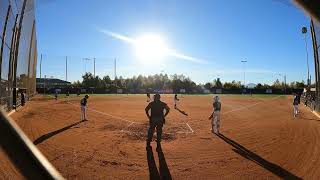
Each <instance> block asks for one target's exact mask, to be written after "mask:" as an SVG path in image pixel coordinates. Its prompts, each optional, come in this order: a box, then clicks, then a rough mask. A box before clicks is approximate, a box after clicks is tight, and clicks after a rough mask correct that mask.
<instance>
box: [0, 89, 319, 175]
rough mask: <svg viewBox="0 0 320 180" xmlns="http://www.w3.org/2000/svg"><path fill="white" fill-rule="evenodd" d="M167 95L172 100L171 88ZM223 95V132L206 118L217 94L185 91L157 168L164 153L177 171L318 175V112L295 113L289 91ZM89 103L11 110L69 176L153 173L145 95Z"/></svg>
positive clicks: (38, 102) (37, 103) (39, 103)
mask: <svg viewBox="0 0 320 180" xmlns="http://www.w3.org/2000/svg"><path fill="white" fill-rule="evenodd" d="M162 99H163V101H165V102H168V104H169V106H170V107H173V106H172V99H173V98H172V96H170V97H168V96H166V97H163V98H162ZM221 101H222V112H221V125H222V127H221V133H222V134H223V135H222V136H220V137H219V136H216V135H213V134H212V133H211V132H210V121H209V120H208V119H207V118H208V116H209V115H210V113H211V102H212V98H211V96H184V97H183V98H181V100H180V102H179V105H178V107H179V108H180V109H181V110H183V111H185V112H186V113H187V114H188V116H185V115H183V114H181V113H180V112H179V111H177V110H175V109H174V108H171V112H170V114H169V115H168V118H167V123H166V125H165V128H164V140H163V142H162V150H163V155H164V157H165V161H166V164H165V163H164V161H163V157H162V154H161V153H159V154H158V153H157V152H156V150H155V144H154V143H153V144H152V146H153V155H154V158H155V162H156V166H157V167H158V169H159V158H158V155H159V156H160V160H161V168H160V169H161V171H162V170H164V171H165V169H166V168H165V167H166V165H167V167H168V169H169V171H170V173H171V176H172V177H173V178H174V179H221V178H222V179H275V178H292V179H294V178H303V179H320V171H319V167H320V138H319V137H320V120H319V119H318V118H317V117H316V116H314V115H313V114H312V113H311V112H309V110H307V109H306V108H305V107H302V105H301V106H300V111H301V114H300V115H299V117H298V118H296V119H294V118H293V114H292V106H291V98H289V97H277V98H258V97H247V96H246V97H243V96H221ZM88 103H89V110H88V116H89V121H86V122H79V119H80V112H79V98H71V99H70V101H69V102H67V101H65V99H61V100H58V101H55V100H43V99H42V98H40V97H38V98H34V99H33V100H32V101H30V102H29V103H28V104H27V106H25V108H23V109H20V111H19V112H17V113H14V114H13V115H12V118H13V119H15V120H16V122H17V123H18V124H19V125H20V127H21V128H22V129H23V130H24V131H25V132H26V134H27V135H28V136H29V137H30V139H31V140H32V141H34V142H35V144H36V145H37V147H38V148H39V149H40V150H41V151H42V152H43V153H44V155H45V156H46V157H47V158H48V159H49V161H50V162H51V163H52V164H53V165H54V166H55V167H56V168H57V169H58V170H59V171H60V172H61V174H62V175H63V176H64V177H66V178H68V179H149V168H148V160H147V152H146V148H145V134H146V131H147V119H146V117H145V113H144V107H145V106H146V105H147V103H146V97H145V96H132V95H129V96H92V97H90V99H89V102H88ZM110 115H112V116H110ZM132 122H133V123H132ZM185 122H187V123H188V124H189V125H190V127H191V128H192V130H193V131H194V133H192V131H191V130H190V129H189V127H188V126H187V124H186V123H185ZM149 155H151V154H149ZM1 157H2V156H1ZM151 160H152V158H149V163H150V164H151V165H152V161H151ZM0 162H1V164H2V162H4V161H3V159H2V160H1V161H0ZM6 167H7V166H6ZM163 168H164V169H163ZM0 169H1V168H0ZM11 169H12V168H11ZM9 171H10V170H9ZM12 171H13V170H12ZM150 172H157V171H156V169H154V167H152V166H151V168H150ZM1 173H4V171H2V172H1V171H0V175H1ZM161 173H162V174H164V173H163V172H161ZM8 174H9V175H12V177H15V173H8ZM151 174H152V173H151ZM2 177H3V176H0V179H1V178H2Z"/></svg>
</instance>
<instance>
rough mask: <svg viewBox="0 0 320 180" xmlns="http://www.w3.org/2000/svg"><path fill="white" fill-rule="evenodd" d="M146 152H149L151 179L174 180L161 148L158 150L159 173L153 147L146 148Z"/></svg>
mask: <svg viewBox="0 0 320 180" xmlns="http://www.w3.org/2000/svg"><path fill="white" fill-rule="evenodd" d="M146 150H147V160H148V167H149V177H150V179H152V180H154V179H155V180H160V179H165V180H167V179H168V180H170V179H172V177H171V173H170V170H169V168H168V165H167V162H166V159H165V157H164V154H163V152H162V148H161V146H159V148H157V152H158V157H159V171H158V169H157V165H156V162H155V160H154V156H153V151H152V147H151V146H149V147H147V148H146Z"/></svg>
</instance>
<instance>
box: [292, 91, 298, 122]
mask: <svg viewBox="0 0 320 180" xmlns="http://www.w3.org/2000/svg"><path fill="white" fill-rule="evenodd" d="M292 104H293V117H296V116H297V115H298V112H299V109H298V105H299V97H298V95H295V96H294V98H293V103H292Z"/></svg>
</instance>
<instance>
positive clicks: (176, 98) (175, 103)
mask: <svg viewBox="0 0 320 180" xmlns="http://www.w3.org/2000/svg"><path fill="white" fill-rule="evenodd" d="M178 101H179V99H178V95H177V94H175V95H174V98H173V103H174V108H175V109H177V102H178Z"/></svg>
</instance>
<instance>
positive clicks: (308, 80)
mask: <svg viewBox="0 0 320 180" xmlns="http://www.w3.org/2000/svg"><path fill="white" fill-rule="evenodd" d="M301 32H302V34H304V41H305V43H306V53H307V71H308V78H307V85H308V87H309V86H310V79H309V78H310V74H309V55H308V43H307V32H308V29H307V27H302V29H301Z"/></svg>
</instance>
